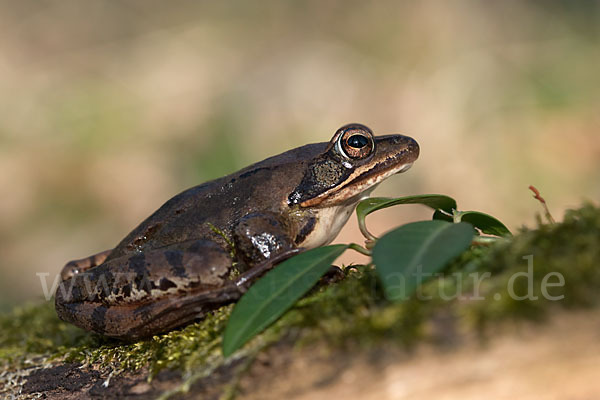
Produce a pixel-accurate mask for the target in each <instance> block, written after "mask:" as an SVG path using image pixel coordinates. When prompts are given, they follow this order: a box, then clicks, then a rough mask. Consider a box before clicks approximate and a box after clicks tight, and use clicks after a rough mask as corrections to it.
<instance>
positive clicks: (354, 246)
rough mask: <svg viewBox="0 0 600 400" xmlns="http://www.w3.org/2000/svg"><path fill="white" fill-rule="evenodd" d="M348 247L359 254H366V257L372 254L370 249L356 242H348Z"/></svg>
mask: <svg viewBox="0 0 600 400" xmlns="http://www.w3.org/2000/svg"><path fill="white" fill-rule="evenodd" d="M348 248H349V249H352V250H354V251H357V252H359V253H360V254H363V255H365V256H368V257H371V254H372V253H371V250H368V249H365V248H364V247H362V246H361V245H359V244H356V243H350V244H349V245H348Z"/></svg>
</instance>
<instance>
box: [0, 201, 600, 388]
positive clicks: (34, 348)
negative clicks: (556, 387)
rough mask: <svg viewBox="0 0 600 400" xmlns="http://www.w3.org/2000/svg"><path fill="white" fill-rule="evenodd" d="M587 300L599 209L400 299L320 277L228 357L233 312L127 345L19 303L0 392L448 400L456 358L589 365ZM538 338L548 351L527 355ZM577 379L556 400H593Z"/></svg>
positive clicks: (11, 317) (10, 322)
mask: <svg viewBox="0 0 600 400" xmlns="http://www.w3.org/2000/svg"><path fill="white" fill-rule="evenodd" d="M560 277H562V278H560ZM599 301H600V209H599V208H597V207H596V206H593V205H591V204H586V205H584V206H582V207H581V208H579V209H578V210H573V211H569V212H567V214H566V215H565V218H564V221H563V222H561V223H557V224H540V225H539V226H538V227H537V228H536V229H531V230H528V229H523V230H522V231H521V232H519V233H517V234H516V235H515V236H514V237H513V238H512V239H510V240H501V241H498V242H497V243H495V244H493V245H491V246H480V247H474V248H472V249H471V250H469V251H468V252H467V253H465V254H463V255H462V256H461V257H459V259H457V260H455V261H454V262H453V263H452V265H451V266H450V267H449V268H448V269H447V271H446V272H445V273H444V274H443V276H438V277H436V278H435V279H432V280H430V281H428V282H427V283H426V284H425V285H424V286H423V287H422V290H421V291H420V292H419V294H418V295H416V296H413V297H412V298H410V299H409V300H407V301H404V302H401V303H391V302H389V301H387V300H386V299H385V298H384V297H383V295H382V290H381V287H380V285H379V283H378V281H377V279H376V276H375V274H374V272H373V269H372V267H368V266H354V267H350V268H346V276H345V278H344V279H342V280H340V281H338V282H335V283H325V282H322V283H321V284H320V285H318V287H316V288H315V289H313V290H312V291H311V292H310V293H309V294H308V295H307V296H306V297H305V298H303V299H302V300H301V301H300V302H299V303H297V304H296V306H295V307H294V308H293V309H291V310H290V311H288V312H287V313H286V314H285V315H284V316H283V317H282V318H281V319H280V320H279V321H277V322H276V323H275V324H274V325H272V326H271V327H270V328H268V329H267V330H266V331H265V332H263V333H262V334H260V335H259V336H257V337H256V338H254V339H253V340H252V341H251V342H249V343H248V344H247V345H246V346H245V347H244V348H243V349H241V350H239V351H238V352H236V353H235V354H234V355H232V356H231V357H229V358H227V359H224V358H223V357H222V355H221V351H220V345H221V335H222V332H223V329H224V327H225V325H226V323H227V317H228V315H229V313H230V312H231V306H227V307H223V308H221V309H219V310H217V311H215V312H214V313H213V314H211V315H209V316H208V317H207V318H206V319H204V320H202V321H199V322H197V323H194V324H192V325H189V326H187V327H185V328H183V329H180V330H177V331H173V332H170V333H167V334H164V335H159V336H155V337H153V338H151V339H148V340H143V341H140V342H137V343H121V342H118V341H114V340H110V339H106V338H103V337H100V336H98V335H95V334H91V333H88V332H84V331H82V330H80V329H78V328H76V327H74V326H71V325H68V324H65V323H63V322H61V321H60V320H58V318H57V317H56V314H55V313H54V308H53V304H52V302H47V303H44V304H36V305H28V306H23V307H19V308H17V309H15V310H13V311H12V312H11V313H9V314H6V315H3V316H0V329H1V331H2V336H1V337H0V368H1V371H2V372H1V374H0V397H3V398H11V397H12V398H39V397H40V396H41V395H42V394H43V396H44V398H47V399H54V398H56V399H59V398H60V399H64V398H113V397H119V398H135V399H146V398H148V399H154V398H208V399H212V398H215V399H219V398H234V397H236V396H239V397H241V398H262V399H266V398H277V397H276V396H284V395H285V396H287V397H289V398H312V397H311V393H312V394H315V393H321V395H322V396H323V398H325V397H331V396H338V395H342V394H343V395H344V396H346V397H348V398H371V397H372V398H386V396H385V394H382V393H381V391H380V389H381V385H384V384H385V385H387V386H386V387H388V389H386V390H387V392H386V393H388V396H387V398H402V397H400V396H396V397H394V396H391V395H390V393H391V392H390V390H392V389H393V390H395V391H396V392H395V393H396V394H397V393H413V394H414V393H421V394H423V393H427V392H425V391H424V390H425V389H426V388H425V389H424V388H423V385H424V383H423V382H424V381H423V379H424V378H423V377H429V378H428V379H429V380H428V381H427V384H428V385H429V386H431V385H432V384H433V383H432V382H437V381H440V382H446V383H448V381H449V379H450V377H452V376H454V377H455V380H453V381H452V382H454V386H452V387H450V386H448V385H446V386H445V387H444V386H442V387H441V388H440V390H441V391H440V392H438V395H440V394H443V393H446V394H448V393H451V390H455V391H456V393H458V395H457V398H458V397H460V396H462V397H461V398H470V397H469V396H468V395H467V394H465V393H464V391H463V393H462V394H461V392H460V390H459V389H460V388H462V389H464V388H466V387H470V386H469V385H472V382H470V381H468V380H469V377H468V376H464V375H460V374H458V375H457V371H459V370H460V371H465V370H468V368H470V367H467V366H468V365H471V364H469V363H467V362H463V363H462V364H461V362H460V360H471V361H472V362H473V363H475V362H476V361H477V360H484V359H486V358H485V357H488V359H489V360H490V362H491V361H493V362H496V363H497V362H500V360H504V361H506V360H507V359H509V360H510V359H511V358H510V357H513V359H515V360H516V359H518V358H519V357H521V359H523V360H527V359H528V358H527V357H525V355H526V354H528V352H530V353H531V354H534V355H535V354H537V357H538V358H539V359H540V360H541V359H543V360H546V361H544V362H545V363H546V364H547V365H545V368H546V367H547V368H549V367H548V366H549V365H554V364H556V367H557V368H558V367H559V366H560V365H561V363H564V366H566V367H568V366H570V369H569V368H567V369H566V370H561V371H562V373H564V374H566V375H565V376H568V373H569V371H570V370H571V371H572V370H574V368H575V367H573V362H572V360H573V359H578V358H577V355H580V356H582V357H587V358H585V359H584V361H581V363H584V362H589V363H591V364H593V363H594V362H596V363H597V362H598V361H599V360H600V346H598V345H597V344H596V342H598V341H597V340H594V337H595V338H596V339H597V332H598V329H597V328H598V327H599V325H600V317H599V316H598V314H597V307H598V304H599ZM594 335H596V336H594ZM507 338H508V339H507ZM569 340H572V342H571V343H570V345H569V346H566V345H567V344H569ZM588 342H589V343H588ZM539 343H545V346H546V347H547V349H546V350H548V351H550V350H553V347H556V348H557V351H559V353H556V352H554V353H548V352H546V353H544V351H542V350H539V349H538V350H535V349H536V348H537V347H536V346H538V345H539ZM561 344H563V345H565V346H561ZM502 345H503V346H505V347H502ZM498 346H500V347H499V348H500V349H504V350H502V351H499V350H498ZM538 347H539V346H538ZM535 351H537V353H536V352H535ZM560 351H562V353H560ZM548 354H555V355H556V354H558V356H557V357H555V358H554V359H553V358H552V357H550V356H549V355H548ZM544 355H545V356H544ZM453 357H454V358H453ZM544 357H546V358H544ZM594 360H595V361H594ZM553 363H554V364H553ZM581 363H579V364H577V365H579V366H580V367H581V365H582V364H581ZM591 364H590V365H591ZM444 365H447V367H444ZM391 367H393V368H396V369H395V370H396V371H404V372H403V373H400V374H399V375H398V376H396V378H394V380H393V384H391V383H390V382H389V379H388V378H389V377H388V378H386V376H387V375H381V374H377V373H376V372H377V371H382V370H384V369H385V370H386V371H389V368H391ZM513 367H514V368H516V367H515V366H514V365H513ZM530 367H531V365H530ZM407 368H417V370H414V371H411V370H409V369H407ZM418 368H421V370H420V372H419V370H418ZM443 368H445V369H443ZM532 368H533V367H532ZM590 368H591V366H590ZM595 368H596V371H597V368H598V364H596V365H595ZM587 370H589V368H588V367H585V366H584V369H583V371H587ZM592 370H593V369H592ZM432 371H436V372H435V375H432ZM477 371H479V370H477ZM578 371H579V370H578ZM475 372H476V371H475V370H474V372H473V373H475ZM578 374H579V375H578V376H580V377H581V376H582V375H585V374H584V373H583V372H578ZM521 375H523V374H521ZM525 375H526V374H525ZM525 375H523V376H525ZM499 376H500V377H501V376H502V375H501V374H495V376H489V379H491V380H493V379H494V378H495V379H498V377H499ZM417 377H420V378H419V379H417ZM471 377H472V376H471ZM378 379H379V380H378ZM386 379H388V381H385V380H386ZM390 379H391V378H390ZM461 379H462V380H461ZM486 379H487V378H486ZM507 379H508V378H507ZM531 379H535V378H531ZM484 380H485V379H484ZM377 382H378V384H377V385H376V383H377ZM585 382H586V381H585V380H582V379H579V380H577V381H576V382H575V383H574V385H576V386H577V389H578V390H580V391H579V392H574V393H575V394H573V393H572V392H568V393H569V394H573V395H574V396H575V395H577V396H579V397H578V398H583V397H585V398H588V397H589V398H592V397H598V396H600V394H599V393H597V392H594V391H593V390H596V389H594V388H595V387H596V386H597V383H596V382H594V381H591V380H590V379H588V381H587V382H588V383H589V385H590V386H589V390H588V389H586V387H585V385H586V383H585ZM390 385H391V386H390ZM394 385H395V386H394ZM415 385H417V386H418V385H421V386H418V387H419V388H420V389H419V390H421V392H415ZM461 385H462V386H461ZM563 386H564V385H563ZM390 387H391V388H392V389H389V388H390ZM540 387H543V385H542V386H540ZM546 387H547V388H551V387H552V383H548V385H546ZM327 388H329V389H327ZM336 388H337V389H336ZM394 388H395V389H394ZM457 388H458V389H457ZM328 390H329V391H328ZM335 390H337V392H336V391H335ZM403 390H404V392H402V391H403ZM411 390H412V391H411ZM444 390H445V391H446V392H444ZM479 390H487V389H485V388H483V389H482V388H479ZM586 390H587V391H586ZM344 393H346V394H344ZM348 393H349V394H348ZM359 393H360V395H359ZM452 393H453V392H452ZM565 393H566V392H565ZM479 394H481V393H480V392H479ZM488 394H489V393H488ZM538 394H539V393H538ZM370 395H371V396H370ZM427 395H432V393H428V394H427ZM376 396H379V397H376ZM581 396H583V397H581ZM586 396H587V397H586ZM590 396H591V397H590ZM317 397H318V396H317ZM487 397H490V398H493V397H494V395H493V394H489V395H488V396H487ZM517 397H518V396H517ZM449 398H453V397H449ZM521 398H526V396H522V397H521ZM532 398H535V397H532Z"/></svg>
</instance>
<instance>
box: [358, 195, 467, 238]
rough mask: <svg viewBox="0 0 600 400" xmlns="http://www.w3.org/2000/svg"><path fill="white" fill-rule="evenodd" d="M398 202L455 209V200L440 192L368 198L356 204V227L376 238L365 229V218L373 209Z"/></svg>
mask: <svg viewBox="0 0 600 400" xmlns="http://www.w3.org/2000/svg"><path fill="white" fill-rule="evenodd" d="M398 204H423V205H425V206H427V207H430V208H433V209H434V210H444V211H446V212H448V213H452V210H454V209H456V200H454V199H453V198H451V197H448V196H444V195H442V194H421V195H417V196H406V197H398V198H388V197H373V198H368V199H365V200H363V201H361V202H360V203H358V205H357V206H356V216H357V217H358V227H359V228H360V231H361V232H362V234H363V235H364V236H365V237H366V238H368V239H371V240H376V239H377V238H376V237H375V236H373V235H372V234H371V233H370V232H369V231H368V230H367V225H366V223H365V218H366V217H367V215H369V214H371V213H372V212H373V211H377V210H381V209H383V208H388V207H391V206H395V205H398Z"/></svg>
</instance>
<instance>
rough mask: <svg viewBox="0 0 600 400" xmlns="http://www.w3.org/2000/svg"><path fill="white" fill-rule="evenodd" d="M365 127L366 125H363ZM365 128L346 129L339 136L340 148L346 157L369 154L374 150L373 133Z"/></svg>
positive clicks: (357, 157)
mask: <svg viewBox="0 0 600 400" xmlns="http://www.w3.org/2000/svg"><path fill="white" fill-rule="evenodd" d="M365 128H366V127H365ZM367 129H368V128H366V129H356V128H355V129H348V130H347V131H346V132H344V134H343V135H342V136H341V137H340V142H339V143H340V148H341V150H342V152H343V153H344V155H346V156H347V157H348V158H352V159H359V158H365V157H367V156H369V155H370V154H371V153H372V152H373V150H374V142H373V134H372V133H371V132H370V131H368V130H367Z"/></svg>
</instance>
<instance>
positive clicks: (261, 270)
mask: <svg viewBox="0 0 600 400" xmlns="http://www.w3.org/2000/svg"><path fill="white" fill-rule="evenodd" d="M302 251H304V249H302V248H295V249H288V250H286V251H284V252H282V253H279V254H277V255H274V256H273V257H271V258H269V259H267V260H264V261H263V262H261V263H260V264H258V265H256V266H254V267H252V268H250V269H249V270H248V271H246V272H244V273H243V274H242V275H240V276H239V277H238V278H237V279H236V281H235V285H236V286H237V288H238V289H239V290H240V292H241V293H244V292H246V290H248V287H250V285H252V283H254V281H255V280H256V279H257V278H259V277H260V276H262V275H263V274H265V273H266V272H267V271H269V270H270V269H272V268H273V267H274V266H275V265H277V264H279V263H280V262H282V261H285V260H287V259H288V258H290V257H292V256H294V255H296V254H298V253H301V252H302Z"/></svg>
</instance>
